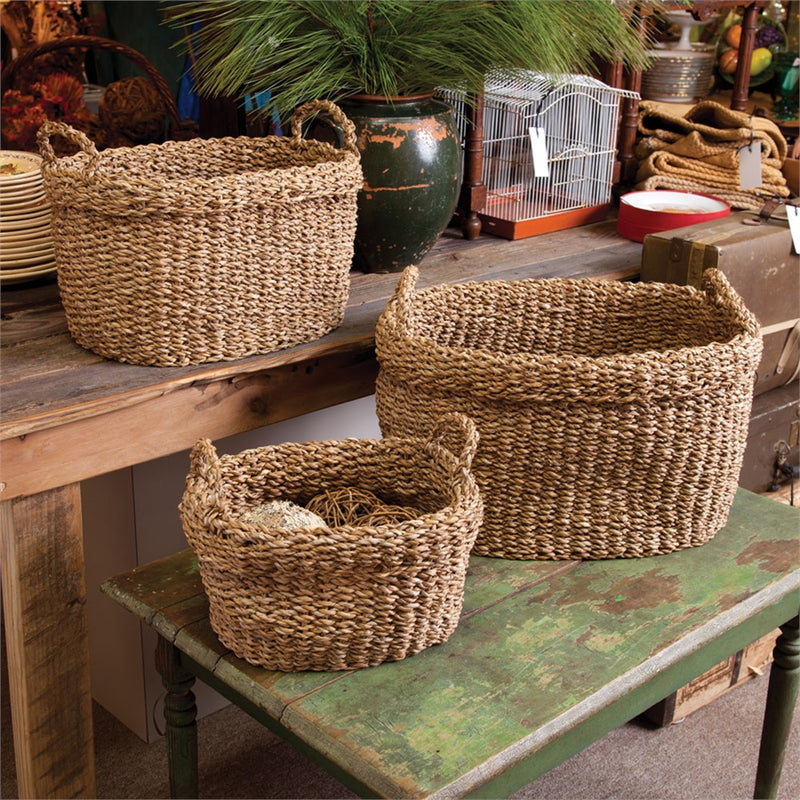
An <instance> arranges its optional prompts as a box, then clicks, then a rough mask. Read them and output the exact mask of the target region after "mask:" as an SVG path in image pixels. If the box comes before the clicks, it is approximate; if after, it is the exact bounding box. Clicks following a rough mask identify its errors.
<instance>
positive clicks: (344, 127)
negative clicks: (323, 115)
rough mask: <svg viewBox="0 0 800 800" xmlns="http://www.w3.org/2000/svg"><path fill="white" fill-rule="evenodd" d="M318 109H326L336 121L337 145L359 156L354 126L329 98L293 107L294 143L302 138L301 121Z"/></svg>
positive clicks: (315, 112) (318, 110) (316, 112)
mask: <svg viewBox="0 0 800 800" xmlns="http://www.w3.org/2000/svg"><path fill="white" fill-rule="evenodd" d="M320 111H326V112H327V113H328V114H329V116H330V118H331V119H332V120H333V122H335V123H336V124H335V126H333V128H334V130H335V131H336V135H337V136H338V137H339V147H340V148H344V149H346V150H349V151H350V152H351V153H355V155H356V156H358V157H359V158H361V153H360V152H359V149H358V146H357V144H356V126H355V125H353V123H352V122H351V121H350V120H349V119H348V118H347V116H345V113H344V111H342V109H341V108H339V106H337V105H336V103H334V102H332V101H330V100H312V101H311V102H310V103H305V104H304V105H302V106H300V107H299V108H297V109H295V112H294V114H292V123H291V124H292V138H293V139H294V140H295V143H297V142H299V141H300V140H301V139H302V138H303V127H302V126H303V122H305V120H307V119H308V118H309V117H311V116H313V115H314V114H318V113H319V112H320Z"/></svg>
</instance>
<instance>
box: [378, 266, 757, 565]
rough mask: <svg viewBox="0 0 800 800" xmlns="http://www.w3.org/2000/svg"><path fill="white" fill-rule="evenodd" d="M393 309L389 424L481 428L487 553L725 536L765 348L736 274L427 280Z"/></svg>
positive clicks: (382, 404)
mask: <svg viewBox="0 0 800 800" xmlns="http://www.w3.org/2000/svg"><path fill="white" fill-rule="evenodd" d="M417 278H418V271H417V269H416V267H409V268H408V269H407V270H406V271H405V272H404V273H403V275H402V277H401V279H400V282H399V284H398V287H397V289H396V291H395V293H394V295H393V297H392V298H391V299H390V301H389V302H388V304H387V307H386V309H385V311H384V313H383V314H382V315H381V318H380V319H379V322H378V326H377V332H376V342H377V356H378V361H379V363H380V372H379V376H378V381H377V388H376V402H377V410H378V417H379V419H380V424H381V429H382V432H383V433H384V435H386V436H414V435H417V432H418V431H419V430H420V429H423V430H424V428H425V426H426V425H429V424H430V419H431V418H435V417H437V416H438V415H440V414H442V413H444V412H445V411H460V412H462V413H465V414H467V415H469V416H470V417H471V418H472V419H473V420H474V421H475V423H476V424H477V426H478V430H479V431H480V434H481V444H480V447H479V448H478V452H477V454H476V456H475V460H474V462H473V472H474V474H475V477H476V480H477V481H478V485H479V486H480V488H481V492H482V494H483V498H484V502H485V512H484V522H483V525H482V527H481V530H480V533H479V535H478V538H477V541H476V543H475V548H474V552H475V553H476V554H479V555H490V556H500V557H506V558H523V559H537V558H541V559H566V558H611V557H635V556H648V555H656V554H660V553H668V552H670V551H672V550H677V549H681V548H685V547H690V546H693V545H699V544H702V543H704V542H706V541H707V540H708V539H710V538H711V537H712V536H713V535H714V534H715V533H716V532H717V531H718V530H719V528H721V527H722V526H723V525H724V524H725V521H726V520H727V516H728V512H729V510H730V506H731V503H732V502H733V496H734V493H735V491H736V488H737V481H738V475H739V470H740V467H741V462H742V456H743V451H744V446H745V439H746V435H747V428H748V423H749V416H750V408H751V403H752V391H753V379H754V375H755V370H756V368H757V365H758V362H759V358H760V354H761V339H760V335H759V328H758V324H757V322H756V320H755V318H754V316H753V315H752V314H751V313H750V312H749V311H748V310H747V309H746V308H745V307H744V305H743V303H742V301H741V299H740V298H739V297H738V295H737V294H736V293H735V292H734V291H733V289H732V288H731V287H730V285H729V283H728V282H727V280H726V279H725V277H724V275H722V273H721V272H719V271H717V270H707V271H706V272H705V278H704V284H703V290H702V291H700V290H697V289H694V288H692V287H686V286H677V285H671V284H670V285H667V284H655V283H653V284H647V283H637V284H633V283H622V282H616V281H599V282H598V281H591V280H567V279H556V278H553V279H543V280H521V281H515V282H502V281H488V282H485V283H464V284H456V285H444V286H435V287H430V288H426V289H421V290H419V291H415V285H416V281H417Z"/></svg>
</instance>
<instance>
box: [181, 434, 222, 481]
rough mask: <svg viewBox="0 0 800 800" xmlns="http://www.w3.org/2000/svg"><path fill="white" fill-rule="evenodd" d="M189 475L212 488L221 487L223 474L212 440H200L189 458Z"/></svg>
mask: <svg viewBox="0 0 800 800" xmlns="http://www.w3.org/2000/svg"><path fill="white" fill-rule="evenodd" d="M189 461H190V464H191V467H190V471H189V474H190V475H192V476H193V477H194V478H195V479H199V480H202V481H203V482H204V483H207V484H209V485H211V486H219V485H220V483H221V481H222V472H221V470H220V466H219V456H218V455H217V449H216V447H214V445H213V444H212V443H211V440H210V439H198V440H197V442H195V445H194V447H193V448H192V452H191V454H190V456H189Z"/></svg>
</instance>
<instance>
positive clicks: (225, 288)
mask: <svg viewBox="0 0 800 800" xmlns="http://www.w3.org/2000/svg"><path fill="white" fill-rule="evenodd" d="M319 111H327V112H328V113H329V114H330V116H331V118H332V119H333V120H334V121H335V122H336V124H337V125H338V126H339V127H340V128H341V129H342V131H343V138H344V146H343V147H341V148H337V147H335V146H333V145H331V144H329V143H325V142H319V141H316V140H305V139H303V138H302V136H301V133H302V130H301V126H302V123H303V122H304V120H306V119H307V118H309V117H310V116H312V115H313V114H315V113H317V112H319ZM291 130H292V135H291V136H267V137H262V138H251V137H247V136H241V137H229V138H223V139H193V140H191V141H181V142H175V141H169V142H164V143H163V144H148V145H138V146H135V147H120V148H113V149H109V150H104V151H102V152H98V150H97V149H96V148H95V146H94V144H93V143H92V142H91V141H90V140H89V139H88V138H87V137H86V136H85V135H84V134H82V133H80V132H79V131H76V130H74V129H72V128H70V127H69V126H66V125H64V124H62V123H57V122H47V123H45V124H44V125H43V126H42V128H41V129H40V131H39V139H38V141H39V146H40V151H41V153H42V156H43V158H44V164H43V166H42V174H43V182H44V187H45V191H46V193H47V198H48V201H49V203H50V204H51V207H52V236H53V243H54V247H55V260H56V266H57V271H58V285H59V290H60V293H61V299H62V301H63V304H64V310H65V312H66V316H67V325H68V328H69V332H70V334H71V335H72V337H73V338H74V339H75V341H76V342H77V343H78V344H80V345H81V346H83V347H85V348H87V349H88V350H92V351H94V352H96V353H98V354H99V355H102V356H106V357H108V358H112V359H116V360H118V361H126V362H130V363H134V364H148V365H158V366H179V365H187V364H199V363H203V362H208V361H224V360H232V359H237V358H243V357H244V356H248V355H253V354H257V353H269V352H273V351H275V350H279V349H282V348H285V347H291V346H293V345H296V344H300V343H301V342H307V341H311V340H313V339H316V338H319V337H320V336H323V335H325V334H326V333H328V332H329V331H331V330H333V329H334V328H335V327H337V326H338V325H339V324H340V323H341V321H342V318H343V317H344V310H345V306H346V304H347V298H348V294H349V289H350V267H351V262H352V258H353V241H354V238H355V228H356V196H357V194H358V191H359V190H360V189H361V186H362V182H363V179H362V173H361V165H360V156H359V152H358V148H357V146H356V139H355V128H354V127H353V125H352V123H351V122H350V120H348V119H347V117H346V116H345V115H344V114H343V113H342V111H341V110H340V109H339V107H338V106H336V105H334V104H333V103H330V102H328V101H325V100H320V101H316V102H313V103H308V104H306V105H304V106H302V107H301V108H299V109H297V111H296V112H295V113H294V115H293V117H292V121H291ZM56 134H59V135H60V136H62V137H64V138H65V139H67V140H68V141H70V142H73V143H74V144H77V145H78V146H79V148H80V150H79V152H78V153H76V154H75V155H74V156H67V157H63V158H57V157H56V155H55V152H54V150H53V148H52V146H51V144H50V137H51V136H54V135H56Z"/></svg>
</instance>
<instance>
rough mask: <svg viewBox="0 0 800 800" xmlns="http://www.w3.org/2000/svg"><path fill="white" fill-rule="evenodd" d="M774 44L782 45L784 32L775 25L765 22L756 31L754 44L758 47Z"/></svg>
mask: <svg viewBox="0 0 800 800" xmlns="http://www.w3.org/2000/svg"><path fill="white" fill-rule="evenodd" d="M773 44H777V45H782V44H783V34H782V33H781V32H780V31H779V30H778V29H777V28H776V27H775V26H774V25H769V24H764V25H762V26H761V27H759V29H758V30H757V31H756V35H755V39H754V41H753V46H754V47H756V48H758V47H769V46H770V45H773Z"/></svg>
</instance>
